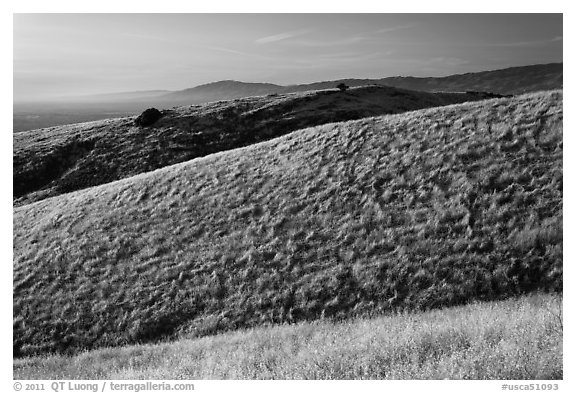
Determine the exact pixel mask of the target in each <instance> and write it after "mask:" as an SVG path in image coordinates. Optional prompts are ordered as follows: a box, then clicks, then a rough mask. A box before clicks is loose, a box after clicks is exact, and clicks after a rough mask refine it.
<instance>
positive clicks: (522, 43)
mask: <svg viewBox="0 0 576 393" xmlns="http://www.w3.org/2000/svg"><path fill="white" fill-rule="evenodd" d="M562 40H563V37H562V36H556V37H554V38H551V39H549V40H535V41H516V42H497V43H489V44H486V45H485V46H495V47H525V46H538V45H546V44H550V43H553V42H559V41H562Z"/></svg>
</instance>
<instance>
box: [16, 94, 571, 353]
mask: <svg viewBox="0 0 576 393" xmlns="http://www.w3.org/2000/svg"><path fill="white" fill-rule="evenodd" d="M562 117H563V114H562V92H560V91H555V92H547V93H540V94H532V95H526V96H520V97H517V98H509V99H496V100H488V101H483V102H477V103H466V104H460V105H453V106H448V107H444V108H433V109H427V110H422V111H415V112H410V113H405V114H401V115H391V116H382V117H375V118H366V119H362V120H358V121H352V122H344V123H335V124H328V125H324V126H320V127H315V128H309V129H304V130H301V131H298V132H294V133H291V134H289V135H285V136H283V137H280V138H276V139H273V140H270V141H267V142H264V143H259V144H255V145H252V146H248V147H245V148H242V149H236V150H232V151H228V152H222V153H218V154H214V155H210V156H207V157H204V158H199V159H195V160H192V161H189V162H186V163H182V164H178V165H174V166H170V167H166V168H163V169H160V170H157V171H154V172H150V173H145V174H141V175H138V176H135V177H131V178H128V179H124V180H121V181H117V182H114V183H110V184H108V185H104V186H100V187H94V188H89V189H85V190H82V191H78V192H73V193H68V194H63V195H60V196H58V197H55V198H50V199H46V200H43V201H40V202H38V203H33V204H29V205H25V206H22V207H18V208H15V209H14V216H13V225H14V232H13V236H14V239H13V241H14V288H13V293H14V299H13V307H14V324H13V331H14V354H15V356H22V355H32V354H38V353H47V352H52V351H56V352H74V351H77V350H79V349H83V348H98V347H102V346H111V345H125V344H130V343H137V342H149V341H154V340H157V339H161V338H168V337H175V336H178V335H181V334H184V335H196V336H202V335H207V334H212V333H216V332H220V331H224V330H229V329H237V328H241V327H250V326H257V325H262V324H271V323H284V322H290V323H291V322H298V321H303V320H314V319H318V318H321V317H327V318H336V319H338V318H348V317H351V316H360V315H366V314H370V313H374V312H386V311H392V310H401V309H430V308H435V307H440V306H447V305H456V304H460V303H464V302H467V301H470V300H474V299H482V300H489V299H499V298H505V297H508V296H511V295H515V294H519V293H525V292H529V291H533V290H538V289H543V290H560V289H561V288H562Z"/></svg>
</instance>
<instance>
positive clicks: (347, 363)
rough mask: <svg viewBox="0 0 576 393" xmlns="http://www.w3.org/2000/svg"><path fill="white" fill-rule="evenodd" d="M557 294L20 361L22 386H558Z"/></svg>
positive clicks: (16, 370)
mask: <svg viewBox="0 0 576 393" xmlns="http://www.w3.org/2000/svg"><path fill="white" fill-rule="evenodd" d="M561 310H562V303H561V299H559V298H558V297H557V296H554V295H548V294H547V295H542V294H538V295H531V296H527V297H522V298H517V299H510V300H506V301H501V302H490V303H474V304H470V305H467V306H461V307H454V308H447V309H442V310H434V311H428V312H422V313H404V314H397V315H390V316H384V317H377V318H373V319H357V320H349V321H346V322H338V323H332V322H329V321H326V320H323V321H316V322H313V323H302V324H298V325H283V326H273V327H261V328H256V329H250V330H240V331H237V332H234V333H225V334H220V335H217V336H210V337H203V338H198V339H191V340H186V339H183V340H180V341H177V342H174V343H164V344H157V345H138V346H130V347H123V348H109V349H100V350H95V351H91V352H85V353H82V354H80V355H77V356H73V357H66V356H50V357H34V358H24V359H17V360H15V361H14V378H15V379H34V378H37V379H98V378H102V379H444V378H450V379H561V378H562V376H563V371H562V313H561Z"/></svg>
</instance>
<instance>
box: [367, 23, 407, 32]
mask: <svg viewBox="0 0 576 393" xmlns="http://www.w3.org/2000/svg"><path fill="white" fill-rule="evenodd" d="M414 26H415V24H414V23H411V24H407V25H400V26H392V27H385V28H382V29H378V30H376V31H375V32H374V33H376V34H383V33H391V32H393V31H397V30H403V29H410V28H412V27H414Z"/></svg>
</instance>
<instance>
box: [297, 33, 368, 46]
mask: <svg viewBox="0 0 576 393" xmlns="http://www.w3.org/2000/svg"><path fill="white" fill-rule="evenodd" d="M368 39H369V38H368V37H364V36H361V35H357V36H353V37H348V38H342V39H339V40H335V41H313V40H298V41H292V42H290V43H291V44H293V45H295V46H302V47H311V48H328V47H335V46H345V45H352V44H356V43H359V42H362V41H366V40H368Z"/></svg>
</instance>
